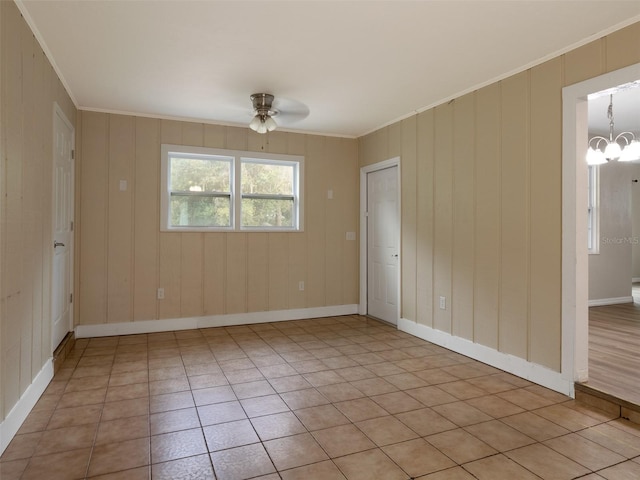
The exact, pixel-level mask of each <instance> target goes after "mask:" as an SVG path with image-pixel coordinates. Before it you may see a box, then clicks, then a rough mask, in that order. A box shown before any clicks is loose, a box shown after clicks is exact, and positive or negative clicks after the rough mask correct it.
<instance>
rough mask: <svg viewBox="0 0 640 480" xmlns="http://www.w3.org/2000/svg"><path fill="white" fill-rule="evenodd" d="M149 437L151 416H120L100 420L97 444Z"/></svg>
mask: <svg viewBox="0 0 640 480" xmlns="http://www.w3.org/2000/svg"><path fill="white" fill-rule="evenodd" d="M146 437H149V416H148V415H140V416H137V417H129V418H120V419H118V420H110V421H108V422H100V425H99V426H98V434H97V436H96V439H95V445H102V444H105V443H114V442H123V441H125V440H133V439H135V438H146Z"/></svg>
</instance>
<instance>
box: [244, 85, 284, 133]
mask: <svg viewBox="0 0 640 480" xmlns="http://www.w3.org/2000/svg"><path fill="white" fill-rule="evenodd" d="M250 98H251V102H253V110H254V112H255V116H254V117H253V120H251V123H250V124H249V128H250V129H251V130H253V131H254V132H258V133H267V132H271V131H273V130H275V129H276V127H277V126H278V124H277V123H276V122H275V120H274V119H273V118H272V117H274V116H276V115H277V114H278V111H277V110H274V109H273V108H272V106H271V105H272V104H273V95H270V94H268V93H254V94H253V95H251V97H250Z"/></svg>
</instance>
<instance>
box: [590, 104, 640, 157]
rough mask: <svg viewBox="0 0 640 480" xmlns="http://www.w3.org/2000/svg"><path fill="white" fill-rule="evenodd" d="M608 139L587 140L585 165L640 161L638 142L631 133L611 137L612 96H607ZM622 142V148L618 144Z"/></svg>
mask: <svg viewBox="0 0 640 480" xmlns="http://www.w3.org/2000/svg"><path fill="white" fill-rule="evenodd" d="M607 118H608V119H609V138H605V137H601V136H595V137H592V138H591V139H589V149H588V150H587V163H588V164H589V165H602V164H603V163H607V162H611V161H616V160H618V161H620V162H630V161H632V160H639V159H640V142H639V141H638V140H636V137H635V135H634V134H633V133H631V132H622V133H619V134H618V135H616V136H615V137H614V136H613V95H610V96H609V108H608V109H607ZM621 142H624V143H623V144H622V146H620V143H621Z"/></svg>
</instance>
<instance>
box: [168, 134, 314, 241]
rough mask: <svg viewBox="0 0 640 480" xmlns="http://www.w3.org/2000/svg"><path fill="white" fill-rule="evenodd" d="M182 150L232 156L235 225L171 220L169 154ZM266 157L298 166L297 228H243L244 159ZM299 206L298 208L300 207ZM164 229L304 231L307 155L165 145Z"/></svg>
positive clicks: (232, 214) (295, 209)
mask: <svg viewBox="0 0 640 480" xmlns="http://www.w3.org/2000/svg"><path fill="white" fill-rule="evenodd" d="M172 152H180V153H185V154H195V155H214V156H220V157H232V158H233V160H232V162H231V165H232V168H231V185H232V189H231V212H230V218H231V226H229V227H184V226H179V227H173V226H171V224H170V222H169V197H170V190H169V176H168V173H169V153H172ZM245 159H246V160H263V161H265V162H266V163H271V162H273V163H274V164H278V163H280V164H288V165H292V166H295V168H297V173H298V174H297V175H296V176H294V192H293V194H294V213H295V215H296V218H295V220H296V225H295V226H294V227H281V228H274V227H242V226H241V221H240V220H241V203H242V189H241V182H242V179H241V169H242V161H243V160H245ZM296 207H297V208H296ZM160 231H162V232H303V231H304V157H303V156H301V155H287V154H274V153H260V152H245V151H240V150H224V149H219V148H208V147H193V146H188V145H171V144H162V146H161V170H160Z"/></svg>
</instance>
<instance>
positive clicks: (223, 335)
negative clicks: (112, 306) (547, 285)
mask: <svg viewBox="0 0 640 480" xmlns="http://www.w3.org/2000/svg"><path fill="white" fill-rule="evenodd" d="M592 472H597V474H592ZM150 477H152V478H154V479H172V480H175V479H179V478H193V479H216V478H217V479H219V480H227V479H248V478H260V479H264V480H267V479H268V480H275V479H284V480H292V479H305V480H313V479H321V480H332V479H345V478H346V479H348V480H359V479H363V480H372V479H382V480H395V479H399V480H400V479H410V478H413V479H417V478H420V479H423V480H424V479H429V480H446V479H454V480H472V479H480V480H484V479H486V480H499V479H509V480H511V479H518V480H527V479H539V478H543V479H571V478H578V477H584V478H588V479H589V480H594V479H602V478H604V479H609V480H613V479H620V478H640V425H637V424H634V423H630V422H628V421H626V420H623V419H620V418H611V416H610V415H608V414H606V413H604V412H602V411H600V410H597V409H594V408H592V407H586V406H584V405H581V404H578V403H576V402H574V401H572V400H571V399H569V398H567V397H565V396H563V395H560V394H558V393H555V392H553V391H550V390H547V389H545V388H542V387H539V386H536V385H533V384H531V383H529V382H527V381H525V380H522V379H520V378H517V377H514V376H512V375H509V374H507V373H504V372H501V371H499V370H496V369H495V368H492V367H489V366H487V365H484V364H482V363H479V362H476V361H474V360H471V359H469V358H467V357H464V356H461V355H458V354H455V353H452V352H450V351H448V350H445V349H443V348H440V347H437V346H435V345H433V344H430V343H428V342H425V341H422V340H420V339H417V338H415V337H412V336H410V335H407V334H405V333H402V332H399V331H397V330H396V329H394V328H392V327H390V326H388V325H385V324H382V323H379V322H377V321H375V320H371V319H367V318H365V317H359V316H345V317H336V318H326V319H311V320H303V321H292V322H281V323H273V324H262V325H252V326H241V327H229V328H211V329H202V330H190V331H178V332H169V333H158V334H149V335H136V336H122V337H110V338H97V339H90V340H86V339H85V340H78V341H77V342H76V348H75V350H74V351H73V352H72V355H71V358H69V359H68V360H67V361H66V363H65V364H64V365H63V368H62V369H61V370H59V371H58V373H56V375H55V377H54V379H53V381H52V383H51V385H50V386H49V387H48V389H47V391H46V393H45V394H44V395H43V397H42V398H41V400H40V401H39V402H38V404H37V405H36V407H35V408H34V410H33V411H32V413H31V414H30V415H29V417H28V418H27V420H26V422H25V423H24V425H23V426H22V428H21V429H20V431H19V432H18V435H16V437H15V438H14V440H13V441H12V443H11V444H10V445H9V447H8V448H7V450H6V451H5V452H4V454H3V456H2V457H1V458H0V478H2V480H13V479H19V478H20V479H38V480H40V479H44V478H46V479H47V480H55V479H65V480H66V479H83V478H96V479H98V478H99V479H103V480H107V479H111V480H113V479H127V480H136V479H148V478H150Z"/></svg>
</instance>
